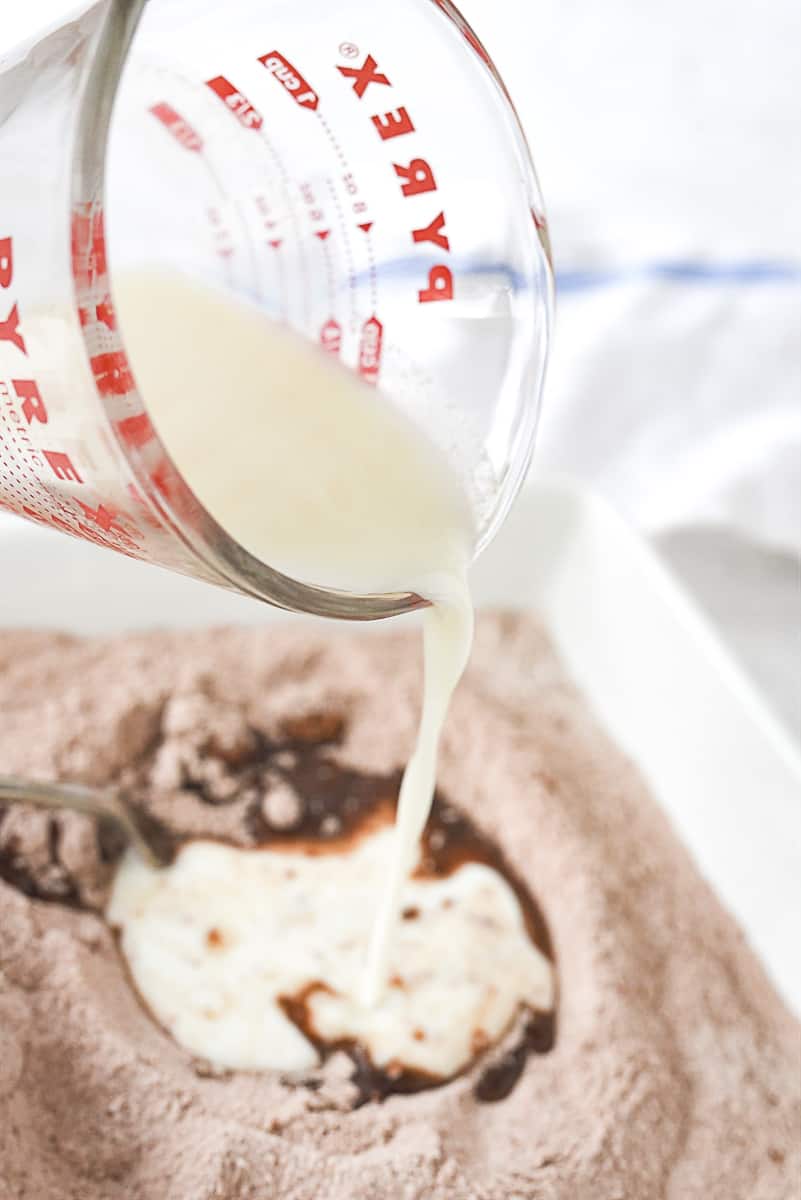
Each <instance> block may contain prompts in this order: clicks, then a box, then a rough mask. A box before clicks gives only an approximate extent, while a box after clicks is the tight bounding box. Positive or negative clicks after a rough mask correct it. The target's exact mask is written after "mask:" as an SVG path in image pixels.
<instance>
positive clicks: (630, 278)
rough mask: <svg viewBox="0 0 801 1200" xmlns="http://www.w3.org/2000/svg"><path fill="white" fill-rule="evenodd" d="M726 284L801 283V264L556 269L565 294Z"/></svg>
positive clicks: (663, 264)
mask: <svg viewBox="0 0 801 1200" xmlns="http://www.w3.org/2000/svg"><path fill="white" fill-rule="evenodd" d="M649 281H654V282H664V283H690V284H701V285H706V284H712V285H715V286H720V285H721V284H727V285H729V286H734V287H745V286H754V285H759V284H791V285H795V286H798V285H801V263H793V262H770V261H760V260H759V259H756V260H754V261H752V262H749V261H747V260H746V261H744V262H727V263H714V262H691V261H689V260H687V261H683V260H681V259H677V260H675V261H669V260H668V261H665V262H652V263H643V264H641V265H639V266H631V267H620V268H609V269H604V268H603V267H601V268H598V269H597V270H584V271H582V270H578V271H557V274H556V290H557V292H558V293H561V294H563V295H567V294H569V293H571V292H588V291H593V290H595V289H597V288H605V287H615V286H616V285H618V284H626V283H640V282H645V283H647V282H649Z"/></svg>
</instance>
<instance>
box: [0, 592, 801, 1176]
mask: <svg viewBox="0 0 801 1200" xmlns="http://www.w3.org/2000/svg"><path fill="white" fill-rule="evenodd" d="M310 630H311V631H310ZM418 653H419V652H418V645H417V638H416V636H415V634H414V633H408V632H401V633H397V632H391V633H389V634H379V635H377V636H369V635H364V634H363V633H361V632H359V633H356V634H347V635H342V634H337V633H332V631H331V629H330V628H326V629H324V630H322V631H318V630H314V629H313V628H312V627H310V626H308V625H292V626H287V627H285V628H282V629H281V630H280V631H276V628H275V627H274V626H273V627H269V628H267V629H265V630H260V631H252V630H251V631H244V630H211V631H208V632H204V633H192V634H182V635H167V634H152V635H141V636H140V635H137V636H128V637H125V638H120V639H97V640H91V641H81V640H77V639H72V638H69V637H65V636H58V635H46V634H34V633H19V632H14V633H5V634H0V774H3V773H15V774H23V775H28V776H29V777H34V778H35V777H39V778H55V777H58V778H61V779H64V780H81V781H84V782H87V783H92V784H105V783H113V784H120V785H123V786H126V787H129V788H131V789H132V794H133V795H135V796H136V798H137V800H138V801H139V802H140V803H141V804H142V806H143V808H144V809H145V810H146V811H147V812H148V813H149V815H150V816H151V817H153V818H156V819H157V820H159V821H160V822H161V823H162V825H163V826H164V829H165V836H167V837H170V836H173V837H178V838H180V837H186V836H191V835H198V834H204V835H213V836H222V837H226V838H233V839H234V840H237V841H240V842H242V843H243V844H255V843H259V842H261V841H264V840H266V839H269V838H270V837H279V836H282V834H290V833H291V832H292V831H293V829H294V830H297V829H298V828H301V827H302V828H304V829H305V830H307V831H308V828H309V822H311V823H312V825H314V833H315V836H318V837H320V838H325V837H327V836H334V837H335V836H336V834H337V832H338V828H339V827H338V826H337V824H336V822H335V821H333V820H332V813H331V812H328V811H327V809H326V804H327V800H326V780H329V781H331V780H334V781H337V780H338V781H339V783H340V784H341V782H342V777H343V772H344V773H345V774H346V775H347V779H348V787H352V788H354V789H355V792H356V793H357V794H358V793H359V789H360V788H362V790H364V789H365V788H366V789H367V791H369V790H370V787H373V785H374V783H375V780H376V779H377V778H384V779H386V780H390V779H396V772H397V770H398V769H399V768H400V767H401V766H402V764H403V763H404V761H405V759H406V756H407V754H408V752H409V750H410V747H411V745H412V740H413V734H414V724H415V720H416V714H417V709H418V704H419V697H420V671H419V662H418ZM680 752H681V747H677V753H680ZM292 772H294V774H292ZM288 780H290V781H294V782H288ZM304 781H305V782H304ZM360 781H361V783H360ZM365 781H367V782H365ZM370 781H372V783H371V782H370ZM368 784H369V786H368ZM440 785H441V793H442V797H441V803H442V804H451V805H455V806H456V807H457V808H458V809H459V810H461V811H462V812H463V813H464V814H466V816H467V817H469V818H470V819H471V820H472V821H473V822H474V823H475V825H476V826H477V827H478V828H479V829H480V830H481V831H482V833H483V834H484V835H486V837H488V838H489V839H491V840H492V841H493V842H494V843H495V844H496V845H497V847H498V848H499V850H500V852H502V854H503V855H504V856H505V859H506V861H507V863H508V864H509V867H510V869H511V870H512V871H513V872H514V873H515V874H516V876H517V877H518V879H519V880H521V881H522V883H523V884H525V885H526V886H527V888H528V889H529V891H530V893H531V895H532V897H534V898H535V900H536V901H537V903H538V905H539V908H540V910H541V912H542V913H543V914H544V918H545V921H546V923H547V925H548V929H549V933H550V938H551V942H552V945H553V950H554V954H555V958H556V963H557V969H558V977H559V1004H558V1014H557V1026H556V1036H555V1043H554V1045H553V1047H552V1048H551V1049H550V1050H548V1049H547V1045H541V1046H539V1047H538V1049H539V1051H540V1052H539V1053H532V1054H530V1055H529V1056H528V1058H525V1057H521V1055H520V1052H519V1051H520V1043H519V1041H515V1037H516V1033H515V1031H510V1035H509V1042H508V1044H506V1045H503V1046H500V1047H494V1048H490V1049H489V1050H487V1051H486V1053H485V1055H484V1056H483V1057H482V1058H481V1059H480V1060H479V1061H478V1062H476V1063H475V1065H474V1067H473V1068H472V1070H471V1071H469V1072H468V1073H466V1074H464V1075H463V1076H461V1077H459V1078H458V1079H456V1080H453V1081H451V1082H449V1083H446V1084H444V1085H443V1086H441V1087H437V1088H433V1089H430V1090H427V1091H422V1092H419V1093H417V1094H415V1095H390V1096H388V1097H387V1098H386V1099H383V1100H382V1101H380V1102H378V1101H377V1100H375V1099H369V1098H368V1096H367V1094H366V1093H365V1091H364V1087H363V1081H361V1080H360V1078H359V1072H358V1070H355V1069H354V1064H353V1062H352V1061H351V1059H350V1058H348V1057H346V1056H345V1055H344V1054H342V1053H338V1054H334V1055H333V1056H332V1057H330V1058H329V1059H328V1060H327V1061H326V1062H325V1064H324V1065H323V1066H322V1067H321V1068H320V1070H319V1071H316V1072H313V1073H312V1074H311V1075H310V1076H309V1077H307V1078H304V1079H282V1078H280V1077H278V1076H276V1075H270V1074H265V1075H260V1076H259V1075H251V1076H248V1075H243V1074H239V1075H236V1074H226V1073H220V1072H217V1071H215V1070H214V1069H213V1068H212V1067H211V1066H210V1064H208V1063H204V1062H199V1061H197V1060H193V1059H192V1058H191V1057H190V1056H189V1055H188V1054H187V1053H186V1052H184V1051H183V1050H181V1049H180V1048H179V1047H178V1046H177V1045H175V1044H174V1043H173V1042H172V1041H171V1040H170V1039H169V1038H168V1037H167V1036H166V1034H165V1033H164V1032H163V1031H162V1030H161V1029H160V1028H159V1027H158V1026H157V1025H156V1024H155V1023H154V1022H153V1021H152V1020H151V1018H150V1017H149V1016H148V1014H147V1013H146V1012H145V1011H144V1009H143V1007H142V1005H141V1004H140V1002H139V1000H138V998H137V996H136V994H135V993H134V991H133V990H132V988H131V986H130V984H129V981H128V979H127V978H126V976H125V973H124V971H123V969H122V966H121V961H120V958H119V956H118V953H117V949H116V945H115V942H114V938H113V936H112V934H111V933H110V931H109V930H108V929H107V927H106V926H105V923H104V921H103V919H102V917H101V916H100V915H98V914H99V912H100V911H101V910H102V906H103V904H104V901H105V897H106V895H107V889H108V885H109V880H110V877H111V873H112V872H113V869H114V862H115V861H116V858H117V856H118V855H119V853H120V849H121V847H120V845H119V841H118V839H117V838H116V837H115V836H114V835H113V833H111V832H110V831H108V830H101V831H98V828H97V826H96V825H95V823H93V822H91V821H89V820H88V819H86V818H82V817H79V816H77V815H73V814H69V813H65V814H58V815H53V814H47V813H42V812H36V811H32V810H26V809H23V808H22V807H14V808H10V809H7V810H6V811H5V812H3V813H2V814H0V1114H2V1116H1V1119H0V1200H318V1198H319V1200H614V1198H618V1200H661V1198H665V1200H694V1198H698V1200H701V1198H703V1200H741V1198H742V1200H745V1198H747V1200H790V1198H791V1197H793V1196H796V1195H798V1194H799V1191H798V1186H799V1179H801V1144H800V1142H799V1124H800V1123H801V1035H800V1032H799V1025H798V1023H797V1022H796V1021H795V1020H794V1019H793V1018H792V1017H791V1015H790V1014H789V1013H788V1012H787V1010H786V1009H785V1008H784V1006H783V1005H782V1003H781V1001H780V1000H779V999H778V997H777V996H776V994H775V993H774V991H773V989H772V987H771V986H770V984H769V983H768V981H767V980H766V978H765V975H764V973H763V971H762V969H761V967H760V965H759V963H758V962H757V961H756V959H755V958H754V956H753V954H752V953H751V951H750V950H749V948H748V946H747V945H746V944H745V943H744V940H743V937H742V934H741V933H740V932H739V930H738V929H737V927H736V926H735V924H734V923H733V921H732V920H731V918H730V917H729V916H728V915H727V914H726V913H725V912H724V911H723V910H722V909H721V907H720V905H719V903H718V902H717V900H716V898H715V896H714V895H713V894H712V892H711V891H710V889H709V888H708V886H707V885H706V884H705V883H704V881H703V880H702V879H701V878H700V877H699V875H698V873H697V871H696V869H695V867H694V866H693V863H692V862H691V861H690V859H689V856H688V855H687V853H686V851H685V850H684V849H683V848H682V846H681V845H680V844H679V843H678V842H677V840H676V838H675V836H674V834H673V832H672V831H671V829H670V826H669V824H668V822H667V821H666V819H665V817H664V816H663V815H662V813H661V811H660V810H659V808H658V807H657V806H656V804H655V803H654V801H653V800H652V799H651V797H650V796H649V795H648V792H647V790H646V788H645V787H644V785H643V783H642V781H641V779H640V778H639V776H638V774H637V771H636V770H635V768H634V767H633V766H632V764H631V763H630V762H628V761H627V760H626V759H625V758H624V757H623V756H622V755H621V754H620V753H619V752H618V751H617V750H616V749H615V747H614V746H613V745H611V744H610V742H609V740H608V739H607V737H606V736H605V735H604V733H603V732H602V730H601V729H600V728H599V727H598V725H597V724H596V723H595V721H594V719H593V717H592V716H591V715H590V713H589V712H588V711H587V708H586V706H585V705H584V703H583V702H582V699H581V697H580V696H579V695H578V694H577V693H576V690H575V689H574V688H573V686H572V685H571V684H570V682H569V681H568V680H567V679H566V678H565V675H564V673H563V671H562V669H561V668H560V665H559V663H558V661H557V660H556V658H555V656H554V654H553V652H552V650H551V649H550V647H549V645H548V643H547V640H546V638H545V636H544V634H543V632H542V630H541V628H540V627H539V625H537V624H536V623H535V622H534V621H533V620H531V619H529V618H525V617H521V616H516V615H510V614H498V615H495V616H488V617H484V618H482V619H481V620H480V621H479V624H478V634H477V642H476V647H475V652H474V654H473V658H472V661H471V665H470V667H469V669H468V672H467V675H466V677H465V680H464V682H463V683H462V685H461V687H460V688H459V691H458V693H457V696H456V699H455V702H454V705H453V710H452V712H451V715H450V718H449V721H448V726H447V730H446V734H445V738H444V742H443V748H442V761H441V768H440ZM757 802H758V797H755V803H757ZM340 816H341V814H340ZM767 870H768V866H767V865H766V871H767ZM516 1076H519V1077H517V1078H516Z"/></svg>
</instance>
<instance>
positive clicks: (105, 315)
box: [95, 296, 117, 329]
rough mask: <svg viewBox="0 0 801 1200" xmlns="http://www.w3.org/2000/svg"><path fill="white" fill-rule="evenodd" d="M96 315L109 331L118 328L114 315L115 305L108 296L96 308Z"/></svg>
mask: <svg viewBox="0 0 801 1200" xmlns="http://www.w3.org/2000/svg"><path fill="white" fill-rule="evenodd" d="M95 315H96V316H97V319H98V321H100V322H101V324H103V325H106V326H107V327H108V328H109V329H116V328H117V318H116V317H115V315H114V305H113V304H112V303H111V297H110V296H106V298H105V299H104V300H101V301H100V303H99V304H98V305H96V306H95Z"/></svg>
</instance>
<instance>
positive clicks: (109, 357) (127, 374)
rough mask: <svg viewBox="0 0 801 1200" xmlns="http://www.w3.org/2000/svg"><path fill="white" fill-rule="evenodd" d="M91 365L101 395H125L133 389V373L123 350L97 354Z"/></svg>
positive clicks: (90, 360)
mask: <svg viewBox="0 0 801 1200" xmlns="http://www.w3.org/2000/svg"><path fill="white" fill-rule="evenodd" d="M89 365H90V366H91V368H92V372H93V374H94V377H95V383H96V384H97V390H98V391H99V392H100V395H101V396H125V395H126V394H127V393H128V392H130V391H132V390H133V386H134V381H133V375H132V374H131V368H130V367H129V365H128V359H127V358H126V357H125V352H124V351H123V350H112V351H110V352H109V353H108V354H96V355H95V356H94V358H90V359H89Z"/></svg>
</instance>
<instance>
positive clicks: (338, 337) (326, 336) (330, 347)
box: [320, 317, 342, 354]
mask: <svg viewBox="0 0 801 1200" xmlns="http://www.w3.org/2000/svg"><path fill="white" fill-rule="evenodd" d="M320 345H321V346H322V348H323V350H325V351H326V352H327V353H328V354H339V351H340V350H341V348H342V326H341V325H340V323H339V321H335V320H334V319H333V317H332V318H331V319H330V320H329V321H326V323H325V325H323V327H322V329H321V330H320Z"/></svg>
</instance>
